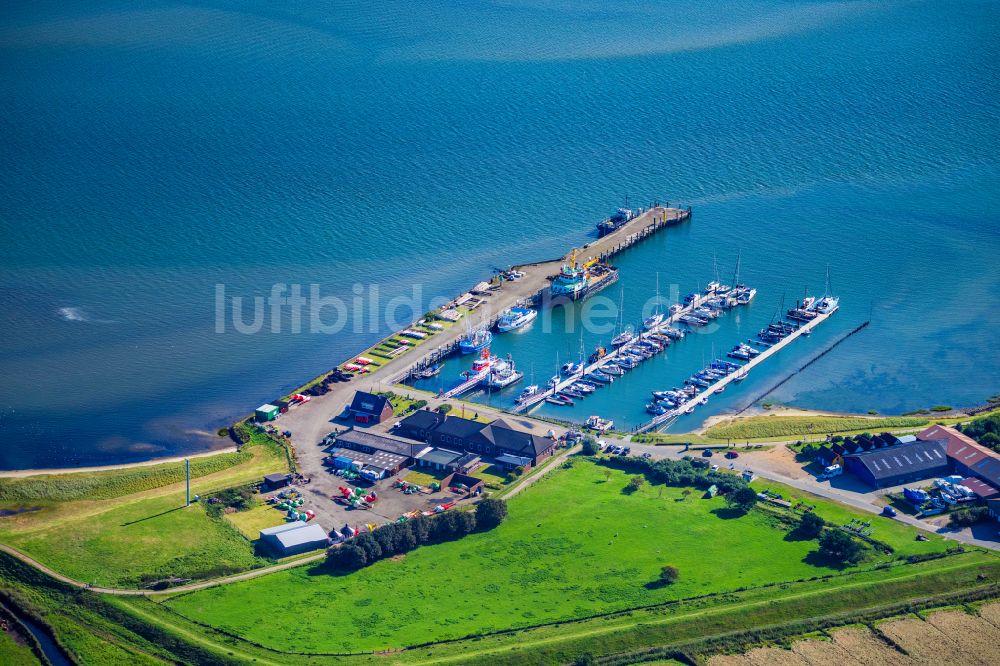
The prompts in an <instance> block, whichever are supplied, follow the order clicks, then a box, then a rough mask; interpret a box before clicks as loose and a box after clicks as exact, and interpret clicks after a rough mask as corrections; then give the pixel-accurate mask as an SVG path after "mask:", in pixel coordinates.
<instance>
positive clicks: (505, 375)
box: [483, 356, 524, 390]
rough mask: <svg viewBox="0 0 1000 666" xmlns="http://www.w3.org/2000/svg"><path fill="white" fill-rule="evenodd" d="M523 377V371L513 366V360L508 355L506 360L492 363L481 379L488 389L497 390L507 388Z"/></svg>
mask: <svg viewBox="0 0 1000 666" xmlns="http://www.w3.org/2000/svg"><path fill="white" fill-rule="evenodd" d="M523 378H524V373H523V372H521V371H519V370H518V369H517V368H515V367H514V361H513V360H512V359H511V358H510V357H509V356H508V357H507V360H506V361H501V362H499V363H496V364H494V366H493V367H492V368H491V369H490V371H489V373H488V374H487V375H486V378H485V379H484V380H483V385H484V386H485V387H486V388H488V389H491V390H497V389H502V388H507V387H508V386H510V385H511V384H514V383H516V382H519V381H521V380H522V379H523Z"/></svg>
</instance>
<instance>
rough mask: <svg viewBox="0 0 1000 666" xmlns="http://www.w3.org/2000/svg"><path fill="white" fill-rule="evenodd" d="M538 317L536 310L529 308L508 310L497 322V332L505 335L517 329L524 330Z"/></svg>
mask: <svg viewBox="0 0 1000 666" xmlns="http://www.w3.org/2000/svg"><path fill="white" fill-rule="evenodd" d="M537 316H538V311H537V310H532V309H531V308H508V309H506V310H504V311H503V313H502V314H501V315H500V319H498V320H497V331H499V332H500V333H507V332H508V331H513V330H516V329H518V328H524V327H526V326H528V325H529V324H531V322H533V321H535V317H537Z"/></svg>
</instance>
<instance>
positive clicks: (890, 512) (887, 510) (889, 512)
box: [882, 506, 896, 518]
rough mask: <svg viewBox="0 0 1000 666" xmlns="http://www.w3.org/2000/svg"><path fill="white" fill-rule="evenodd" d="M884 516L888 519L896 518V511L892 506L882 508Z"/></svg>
mask: <svg viewBox="0 0 1000 666" xmlns="http://www.w3.org/2000/svg"><path fill="white" fill-rule="evenodd" d="M882 515H883V516H885V517H886V518H895V517H896V510H895V509H893V508H892V507H891V506H884V507H882Z"/></svg>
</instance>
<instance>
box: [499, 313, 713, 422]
mask: <svg viewBox="0 0 1000 666" xmlns="http://www.w3.org/2000/svg"><path fill="white" fill-rule="evenodd" d="M712 296H713V294H702V295H700V296H698V297H697V298H695V299H694V300H693V301H692V302H691V303H689V304H688V305H685V306H684V307H683V308H682V309H680V310H678V311H677V312H676V313H674V314H672V315H670V316H669V317H666V318H664V320H663V321H662V322H660V323H659V324H658V325H657V326H656V327H654V328H653V329H651V330H650V331H648V332H644V333H642V334H639V335H636V337H635V339H634V340H632V341H631V342H629V343H627V344H624V345H622V346H621V347H618V348H617V349H613V350H611V351H610V352H608V353H607V354H605V355H604V356H602V357H601V358H599V359H598V360H596V361H594V362H593V363H591V364H589V365H588V364H584V368H583V370H581V371H580V372H578V373H575V374H573V375H571V376H567V377H566V378H565V379H563V380H562V381H560V382H559V383H558V384H556V385H555V386H550V387H548V388H547V389H546V390H544V391H542V392H540V393H538V394H537V395H534V396H532V397H531V398H530V399H528V400H525V401H524V402H522V403H519V404H517V405H515V406H514V407H513V408H511V410H510V411H511V412H513V413H514V414H520V413H523V412H528V411H531V410H532V409H533V408H535V407H537V406H538V405H540V404H541V403H542V402H544V401H545V399H546V398H550V397H552V396H554V395H556V394H557V393H559V392H560V391H562V390H563V389H566V388H568V387H570V386H571V385H573V384H575V383H576V382H578V381H580V380H581V379H583V378H584V377H585V376H586V375H587V374H589V373H591V372H594V371H596V370H600V369H601V368H603V367H605V366H607V365H609V364H610V363H612V362H614V361H616V360H617V359H618V358H619V357H620V356H621V355H622V354H623V353H624V352H626V351H627V350H629V349H631V348H632V347H634V346H635V345H636V344H638V343H639V342H640V341H641V340H643V339H644V338H645V337H646V336H647V335H648V333H659V332H661V331H663V330H665V329H667V328H669V327H670V326H671V325H672V324H675V323H677V321H679V320H680V318H681V317H683V316H684V315H686V314H691V313H692V312H693V311H694V310H695V309H696V308H698V307H700V306H702V305H704V303H705V301H707V300H708V299H710V298H711V297H712Z"/></svg>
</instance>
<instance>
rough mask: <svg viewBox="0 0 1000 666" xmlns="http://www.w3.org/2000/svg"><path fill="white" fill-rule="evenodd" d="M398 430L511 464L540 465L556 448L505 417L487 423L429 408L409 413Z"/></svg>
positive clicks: (548, 440) (455, 449)
mask: <svg viewBox="0 0 1000 666" xmlns="http://www.w3.org/2000/svg"><path fill="white" fill-rule="evenodd" d="M397 432H399V433H401V434H406V435H407V436H408V437H412V438H413V439H416V440H417V441H422V442H426V443H428V444H431V445H433V446H434V447H436V448H439V449H447V450H450V451H464V452H466V453H472V454H475V455H477V456H490V457H495V458H496V459H497V461H498V462H499V463H500V464H502V465H505V466H507V467H519V466H526V467H530V466H533V465H537V464H538V463H539V462H541V461H543V460H545V459H546V458H548V457H549V456H551V455H552V452H553V450H554V449H555V441H553V440H552V438H550V437H543V436H541V435H539V434H536V433H533V432H527V431H525V430H522V429H520V428H517V427H515V426H514V425H512V424H511V423H509V422H507V421H504V420H503V419H496V420H495V421H492V422H490V423H486V424H484V423H480V422H478V421H473V420H470V419H463V418H461V417H457V416H443V417H442V416H441V415H436V416H435V415H433V414H431V413H430V412H428V410H418V411H417V412H414V413H413V414H411V415H410V416H407V417H406V418H405V419H403V420H402V421H401V422H400V424H399V427H398V428H397ZM501 458H503V459H501Z"/></svg>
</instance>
